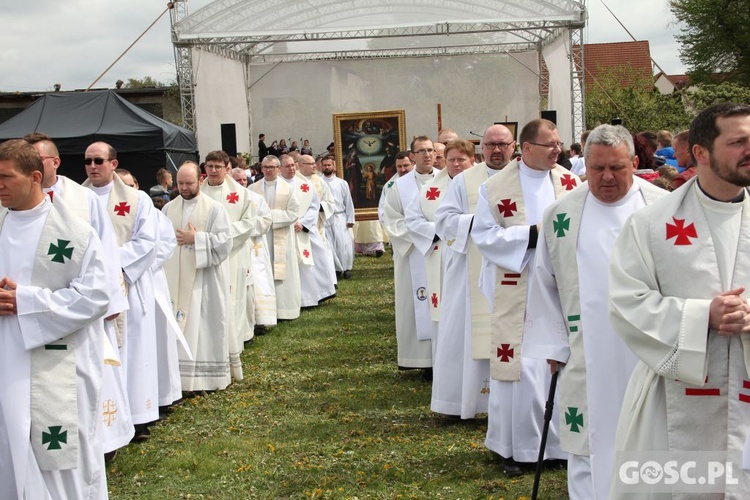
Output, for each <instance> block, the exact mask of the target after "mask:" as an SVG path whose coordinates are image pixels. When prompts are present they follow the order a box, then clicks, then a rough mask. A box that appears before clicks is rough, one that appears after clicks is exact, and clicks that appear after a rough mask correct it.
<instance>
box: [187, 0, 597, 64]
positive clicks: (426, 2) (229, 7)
mask: <svg viewBox="0 0 750 500" xmlns="http://www.w3.org/2000/svg"><path fill="white" fill-rule="evenodd" d="M584 18H585V9H584V5H583V2H577V1H572V0H380V1H378V2H372V0H369V1H363V0H307V1H299V0H287V1H279V0H217V1H215V2H212V3H211V4H209V5H207V6H206V7H204V8H202V9H200V10H198V11H197V12H195V13H193V14H191V15H189V16H187V17H186V18H185V19H183V20H182V21H180V22H178V23H176V24H175V25H174V28H173V41H174V43H175V44H176V45H177V46H201V47H210V48H212V49H213V50H214V51H220V52H222V53H223V54H224V55H226V56H229V57H234V58H239V59H241V60H243V61H245V62H248V63H253V62H257V63H268V62H280V61H287V60H316V59H331V58H336V59H342V58H351V57H392V56H399V55H402V56H409V55H411V56H414V55H417V56H419V55H435V54H443V55H444V54H450V53H456V52H457V53H487V52H505V51H509V52H513V51H528V50H538V49H539V47H540V45H546V44H548V43H550V42H551V41H552V40H554V39H555V38H556V37H557V36H559V34H560V32H561V30H563V29H566V28H570V27H572V26H582V25H583V23H584Z"/></svg>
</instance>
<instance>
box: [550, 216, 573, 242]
mask: <svg viewBox="0 0 750 500" xmlns="http://www.w3.org/2000/svg"><path fill="white" fill-rule="evenodd" d="M566 215H568V214H557V220H554V221H552V229H554V231H555V232H556V233H557V237H558V238H561V237H563V236H565V231H567V230H569V229H570V217H568V218H567V219H566V218H565V216H566Z"/></svg>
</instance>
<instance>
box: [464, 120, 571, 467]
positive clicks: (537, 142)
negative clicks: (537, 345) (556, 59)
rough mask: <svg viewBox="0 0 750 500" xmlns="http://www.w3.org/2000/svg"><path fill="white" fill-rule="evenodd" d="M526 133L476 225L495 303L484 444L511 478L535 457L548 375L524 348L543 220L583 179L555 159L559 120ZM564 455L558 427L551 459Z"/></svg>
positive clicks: (485, 280)
mask: <svg viewBox="0 0 750 500" xmlns="http://www.w3.org/2000/svg"><path fill="white" fill-rule="evenodd" d="M520 139H521V151H522V153H521V158H520V159H518V160H513V161H512V162H510V163H508V165H506V166H505V167H504V168H503V169H502V170H501V171H500V172H498V173H497V174H495V175H493V176H492V177H490V178H489V179H487V181H485V183H484V184H482V186H481V187H480V190H479V198H478V200H477V207H476V214H475V216H474V222H473V227H472V229H471V237H472V239H473V240H474V243H475V244H476V245H477V248H478V249H479V251H480V252H481V253H482V256H483V257H484V264H483V268H482V272H481V276H480V280H481V285H480V286H481V288H482V292H483V293H484V295H485V296H486V297H487V298H488V299H489V300H490V301H491V304H492V312H491V317H490V321H491V322H490V347H491V350H490V374H491V380H490V398H489V411H488V421H487V439H486V440H485V444H486V446H487V447H488V448H489V449H490V450H492V451H493V452H495V453H497V454H498V455H500V456H501V457H503V459H504V461H503V469H504V471H505V473H506V474H507V475H509V476H513V475H519V474H522V473H523V470H522V469H521V467H520V466H519V464H517V463H516V462H526V463H530V462H534V461H536V459H537V453H538V448H539V442H540V440H541V434H542V422H543V420H544V401H545V400H546V398H547V388H548V387H549V381H550V373H549V369H548V368H547V363H546V362H545V361H543V360H537V359H529V358H526V357H524V356H523V355H522V352H521V342H522V340H523V327H524V322H525V321H526V300H527V290H528V279H529V278H530V275H531V272H530V271H531V269H532V265H533V258H534V252H535V249H536V240H537V237H538V234H539V224H540V223H541V221H542V214H543V212H544V209H545V208H547V207H548V206H549V205H550V204H552V202H554V201H555V199H557V198H559V197H561V196H563V195H564V194H565V193H567V192H570V191H571V190H572V189H574V188H575V187H576V186H577V185H578V177H576V176H575V175H573V174H571V173H569V172H568V171H567V170H566V169H565V168H563V167H561V166H560V165H558V164H557V157H558V155H559V154H560V148H561V147H562V143H561V142H560V136H559V134H558V131H557V126H556V125H555V124H554V123H552V122H551V121H549V120H544V119H537V120H532V121H531V122H529V123H527V124H526V126H524V128H523V130H522V131H521V135H520ZM493 142H494V141H493ZM502 142H504V143H507V140H505V141H502ZM504 145H505V144H502V145H501V144H497V145H495V144H493V148H492V150H491V151H490V150H489V145H488V147H487V148H486V149H485V154H486V153H490V159H491V161H493V160H492V156H493V154H494V153H495V150H496V148H497V147H500V148H501V149H502V147H503V146H504ZM498 159H499V157H498ZM565 457H566V454H565V453H563V452H562V451H561V450H560V446H559V442H558V439H557V428H556V426H555V425H553V426H552V427H551V428H550V439H549V441H548V442H547V458H551V459H562V458H565Z"/></svg>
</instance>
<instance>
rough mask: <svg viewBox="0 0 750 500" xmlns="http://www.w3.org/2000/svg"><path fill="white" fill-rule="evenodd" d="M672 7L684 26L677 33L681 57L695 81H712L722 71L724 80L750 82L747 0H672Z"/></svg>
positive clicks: (749, 23)
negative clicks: (680, 46) (680, 45)
mask: <svg viewBox="0 0 750 500" xmlns="http://www.w3.org/2000/svg"><path fill="white" fill-rule="evenodd" d="M670 7H671V10H672V13H673V14H674V15H675V17H676V18H677V20H678V21H680V23H682V26H684V30H683V31H682V33H680V34H678V35H677V40H678V41H679V42H680V43H681V44H682V48H681V49H680V59H681V60H682V62H684V63H685V64H686V65H687V66H688V68H690V76H691V77H692V79H693V81H694V82H712V80H713V78H714V77H713V76H712V75H714V74H716V73H722V74H723V76H724V77H725V81H732V82H736V83H742V84H745V85H750V29H748V26H750V8H748V2H747V0H671V1H670ZM713 81H715V80H713Z"/></svg>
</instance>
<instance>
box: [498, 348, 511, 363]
mask: <svg viewBox="0 0 750 500" xmlns="http://www.w3.org/2000/svg"><path fill="white" fill-rule="evenodd" d="M497 357H498V358H500V361H502V362H503V363H507V362H508V361H510V358H512V357H513V349H511V348H510V344H500V347H498V348H497Z"/></svg>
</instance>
